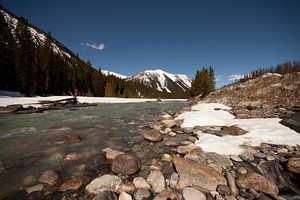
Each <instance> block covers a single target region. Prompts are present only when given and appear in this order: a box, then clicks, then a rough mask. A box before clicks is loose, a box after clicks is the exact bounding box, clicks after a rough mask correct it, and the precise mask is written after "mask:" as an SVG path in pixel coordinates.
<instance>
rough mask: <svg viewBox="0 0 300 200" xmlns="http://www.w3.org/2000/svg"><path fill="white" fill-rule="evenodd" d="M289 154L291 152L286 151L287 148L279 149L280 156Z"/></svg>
mask: <svg viewBox="0 0 300 200" xmlns="http://www.w3.org/2000/svg"><path fill="white" fill-rule="evenodd" d="M288 152H289V150H288V149H286V148H283V147H282V148H278V149H277V153H278V154H285V153H288Z"/></svg>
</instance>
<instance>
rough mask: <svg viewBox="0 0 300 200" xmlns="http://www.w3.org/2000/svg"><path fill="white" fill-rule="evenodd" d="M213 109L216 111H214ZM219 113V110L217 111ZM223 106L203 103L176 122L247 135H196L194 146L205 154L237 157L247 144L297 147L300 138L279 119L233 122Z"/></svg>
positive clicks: (188, 125) (231, 116)
mask: <svg viewBox="0 0 300 200" xmlns="http://www.w3.org/2000/svg"><path fill="white" fill-rule="evenodd" d="M215 108H218V109H217V110H215ZM219 109H220V110H219ZM228 109H230V107H227V106H225V105H223V104H216V103H203V104H198V105H195V106H193V107H192V111H190V112H186V113H183V114H181V115H179V116H178V117H177V119H183V120H184V121H183V124H182V127H183V128H192V127H195V126H233V125H235V126H238V127H240V128H242V129H244V130H246V131H247V133H246V134H244V135H240V136H230V135H227V136H223V137H220V136H216V135H212V134H208V133H203V132H198V138H199V139H198V140H197V141H196V142H195V143H196V144H197V145H198V146H200V147H201V148H202V149H203V150H204V151H206V152H216V153H219V154H226V155H239V154H240V153H242V151H243V149H242V148H241V147H240V145H242V144H244V143H248V144H250V145H252V146H258V145H259V144H260V143H262V142H266V143H271V144H287V145H291V146H293V145H300V134H299V133H297V132H296V131H294V130H292V129H290V128H288V127H286V126H284V125H282V124H280V123H279V121H280V120H281V119H279V118H269V119H266V118H255V119H235V118H234V116H233V115H231V114H230V113H228V112H227V111H226V110H228Z"/></svg>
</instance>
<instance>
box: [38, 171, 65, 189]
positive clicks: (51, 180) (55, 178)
mask: <svg viewBox="0 0 300 200" xmlns="http://www.w3.org/2000/svg"><path fill="white" fill-rule="evenodd" d="M39 181H40V182H42V183H47V184H49V185H57V184H59V183H60V181H61V180H60V177H59V174H58V173H57V172H55V171H52V170H46V171H45V172H44V173H43V174H42V175H41V176H40V178H39Z"/></svg>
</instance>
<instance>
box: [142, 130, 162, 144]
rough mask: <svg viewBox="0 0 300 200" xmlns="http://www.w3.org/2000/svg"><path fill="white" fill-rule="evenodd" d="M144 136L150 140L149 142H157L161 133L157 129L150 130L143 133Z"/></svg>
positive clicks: (160, 138)
mask: <svg viewBox="0 0 300 200" xmlns="http://www.w3.org/2000/svg"><path fill="white" fill-rule="evenodd" d="M144 138H145V139H146V140H150V141H151V142H159V141H161V140H162V137H161V134H160V132H159V131H158V130H150V131H148V132H146V133H145V134H144Z"/></svg>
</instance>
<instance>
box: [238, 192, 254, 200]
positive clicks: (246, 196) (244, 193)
mask: <svg viewBox="0 0 300 200" xmlns="http://www.w3.org/2000/svg"><path fill="white" fill-rule="evenodd" d="M239 195H240V196H241V197H243V198H245V199H247V200H248V199H249V200H253V199H255V196H254V195H253V194H251V193H249V192H246V191H245V190H241V191H240V193H239Z"/></svg>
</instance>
